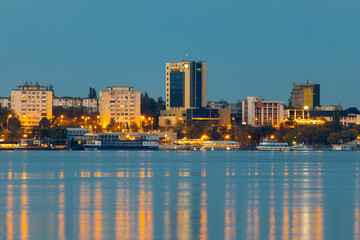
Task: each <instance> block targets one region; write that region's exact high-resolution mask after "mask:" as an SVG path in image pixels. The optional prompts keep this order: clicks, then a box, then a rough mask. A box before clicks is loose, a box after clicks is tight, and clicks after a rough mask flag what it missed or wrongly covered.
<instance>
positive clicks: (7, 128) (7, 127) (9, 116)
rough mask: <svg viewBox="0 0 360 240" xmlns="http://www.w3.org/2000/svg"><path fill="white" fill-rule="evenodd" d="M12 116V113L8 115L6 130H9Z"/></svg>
mask: <svg viewBox="0 0 360 240" xmlns="http://www.w3.org/2000/svg"><path fill="white" fill-rule="evenodd" d="M11 117H12V115H11V114H9V115H8V117H7V120H6V130H8V131H9V118H11Z"/></svg>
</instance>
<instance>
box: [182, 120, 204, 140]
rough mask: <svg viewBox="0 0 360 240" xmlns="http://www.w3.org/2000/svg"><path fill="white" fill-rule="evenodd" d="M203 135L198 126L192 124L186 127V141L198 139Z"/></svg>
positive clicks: (201, 129)
mask: <svg viewBox="0 0 360 240" xmlns="http://www.w3.org/2000/svg"><path fill="white" fill-rule="evenodd" d="M202 135H203V128H202V126H201V125H200V124H198V123H194V124H191V125H190V126H189V127H188V130H187V131H186V134H185V136H186V137H187V138H188V139H198V138H201V136H202Z"/></svg>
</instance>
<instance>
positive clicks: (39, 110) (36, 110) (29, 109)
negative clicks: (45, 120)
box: [21, 108, 46, 115]
mask: <svg viewBox="0 0 360 240" xmlns="http://www.w3.org/2000/svg"><path fill="white" fill-rule="evenodd" d="M21 111H22V112H26V111H28V112H46V109H44V108H43V109H36V108H28V109H26V108H22V109H21ZM21 115H25V114H21Z"/></svg>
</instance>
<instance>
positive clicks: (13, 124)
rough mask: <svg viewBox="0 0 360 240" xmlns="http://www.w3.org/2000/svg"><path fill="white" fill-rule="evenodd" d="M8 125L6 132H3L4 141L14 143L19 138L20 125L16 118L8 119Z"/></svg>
mask: <svg viewBox="0 0 360 240" xmlns="http://www.w3.org/2000/svg"><path fill="white" fill-rule="evenodd" d="M8 122H9V125H8V126H7V130H5V134H4V137H5V140H7V141H16V140H18V139H19V138H21V135H22V129H21V123H20V121H19V119H17V118H16V117H12V118H9V121H8Z"/></svg>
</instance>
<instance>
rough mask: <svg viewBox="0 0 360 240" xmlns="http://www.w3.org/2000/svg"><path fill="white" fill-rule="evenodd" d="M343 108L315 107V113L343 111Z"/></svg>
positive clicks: (332, 106)
mask: <svg viewBox="0 0 360 240" xmlns="http://www.w3.org/2000/svg"><path fill="white" fill-rule="evenodd" d="M341 110H343V108H342V107H341V106H334V105H331V106H319V107H314V111H341Z"/></svg>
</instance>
